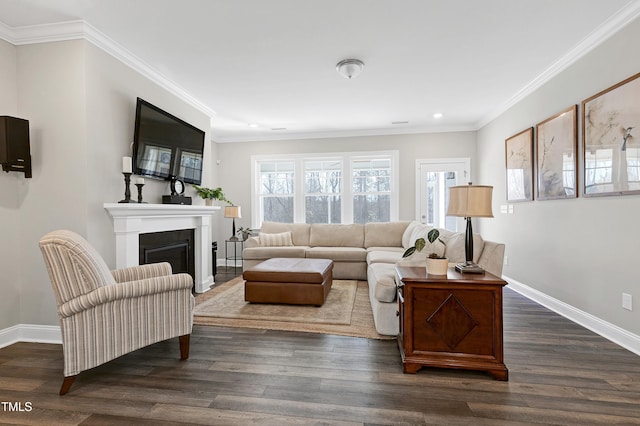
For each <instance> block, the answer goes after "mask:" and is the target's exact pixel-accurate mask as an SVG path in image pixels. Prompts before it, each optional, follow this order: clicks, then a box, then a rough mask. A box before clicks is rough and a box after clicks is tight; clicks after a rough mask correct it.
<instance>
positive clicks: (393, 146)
mask: <svg viewBox="0 0 640 426" xmlns="http://www.w3.org/2000/svg"><path fill="white" fill-rule="evenodd" d="M217 145H218V155H219V159H220V165H219V166H217V167H218V168H219V170H218V176H219V182H220V186H222V189H223V190H224V191H225V194H226V195H227V196H228V198H229V199H230V200H232V201H233V202H234V203H236V204H238V205H240V206H242V219H239V220H237V221H236V226H250V227H251V226H259V225H260V224H252V223H251V222H250V221H251V208H250V206H251V156H252V155H271V154H284V153H286V154H299V153H323V152H355V151H385V150H398V151H399V153H400V159H399V162H400V206H399V212H400V213H399V215H400V217H399V219H400V220H413V219H414V216H415V191H416V190H415V161H416V159H428V158H452V157H465V158H470V159H471V174H472V176H473V173H474V169H475V168H476V167H475V157H476V133H475V132H451V133H423V134H410V135H391V136H359V137H344V138H331V139H303V140H287V141H270V142H245V143H221V144H217ZM229 221H230V219H226V220H225V221H224V222H223V224H222V230H223V231H224V232H223V235H218V241H224V239H225V238H226V237H228V235H227V234H231V224H230V223H229ZM219 244H221V243H219Z"/></svg>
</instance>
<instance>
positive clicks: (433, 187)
mask: <svg viewBox="0 0 640 426" xmlns="http://www.w3.org/2000/svg"><path fill="white" fill-rule="evenodd" d="M422 176H423V179H424V182H423V185H422V188H424V190H425V191H426V192H425V193H424V194H422V197H423V201H422V202H423V213H422V222H423V223H426V224H428V225H431V226H434V227H436V228H445V229H448V230H450V231H454V232H455V231H457V220H456V218H455V217H453V216H447V208H448V207H449V188H451V187H452V186H455V185H456V182H457V176H458V173H457V172H456V171H426V172H424V173H422Z"/></svg>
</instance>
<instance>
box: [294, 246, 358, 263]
mask: <svg viewBox="0 0 640 426" xmlns="http://www.w3.org/2000/svg"><path fill="white" fill-rule="evenodd" d="M306 256H307V257H308V258H314V259H331V260H333V261H335V262H364V261H365V260H366V259H367V251H366V250H365V249H363V248H362V247H310V248H308V249H307V251H306Z"/></svg>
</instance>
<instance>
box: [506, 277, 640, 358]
mask: <svg viewBox="0 0 640 426" xmlns="http://www.w3.org/2000/svg"><path fill="white" fill-rule="evenodd" d="M503 278H504V279H505V280H506V281H507V282H508V283H509V288H511V289H512V290H514V291H516V292H518V293H520V294H522V295H523V296H525V297H527V298H528V299H531V300H533V301H534V302H536V303H539V304H541V305H542V306H544V307H546V308H549V309H551V310H552V311H554V312H555V313H557V314H560V315H562V316H563V317H565V318H568V319H570V320H571V321H573V322H575V323H577V324H580V325H581V326H583V327H585V328H587V329H589V330H591V331H593V332H594V333H597V334H599V335H600V336H602V337H604V338H605V339H608V340H611V341H612V342H613V343H615V344H617V345H620V346H622V347H623V348H625V349H627V350H629V351H631V352H633V353H635V354H636V355H640V336H638V335H636V334H633V333H630V332H628V331H627V330H625V329H623V328H620V327H618V326H617V325H614V324H611V323H609V322H607V321H604V320H602V319H600V318H598V317H595V316H593V315H591V314H589V313H587V312H584V311H581V310H580V309H577V308H574V307H573V306H571V305H569V304H567V303H565V302H562V301H560V300H558V299H555V298H553V297H551V296H548V295H546V294H544V293H542V292H541V291H538V290H536V289H534V288H531V287H529V286H527V285H525V284H522V283H521V282H518V281H516V280H514V279H512V278H509V277H503Z"/></svg>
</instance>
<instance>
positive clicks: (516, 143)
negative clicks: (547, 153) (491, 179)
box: [505, 127, 533, 202]
mask: <svg viewBox="0 0 640 426" xmlns="http://www.w3.org/2000/svg"><path fill="white" fill-rule="evenodd" d="M505 162H506V168H507V201H510V202H518V201H531V200H533V127H529V128H528V129H526V130H523V131H521V132H520V133H517V134H515V135H513V136H511V137H509V138H507V139H506V140H505Z"/></svg>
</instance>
